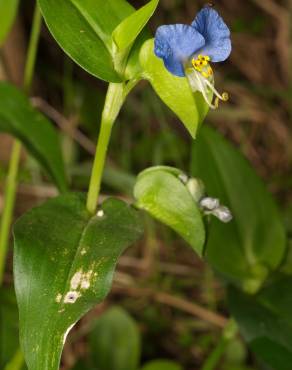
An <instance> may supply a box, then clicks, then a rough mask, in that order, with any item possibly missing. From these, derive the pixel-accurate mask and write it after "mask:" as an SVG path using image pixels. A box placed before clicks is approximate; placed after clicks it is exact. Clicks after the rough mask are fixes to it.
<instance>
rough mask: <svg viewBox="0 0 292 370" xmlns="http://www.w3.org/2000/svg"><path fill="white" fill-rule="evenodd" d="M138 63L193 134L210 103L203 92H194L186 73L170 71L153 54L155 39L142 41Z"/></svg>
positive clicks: (192, 134)
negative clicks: (177, 75)
mask: <svg viewBox="0 0 292 370" xmlns="http://www.w3.org/2000/svg"><path fill="white" fill-rule="evenodd" d="M140 63H141V66H142V68H143V70H144V72H143V77H144V78H145V79H147V80H148V81H149V82H150V83H151V85H152V87H153V88H154V90H155V91H156V93H157V95H158V96H159V97H160V98H161V100H162V101H163V102H164V103H165V104H166V105H167V106H168V107H169V108H170V109H171V110H172V111H173V112H174V113H175V114H176V115H177V116H178V117H179V118H180V120H181V121H182V123H183V124H184V126H185V127H186V129H187V130H188V131H189V133H190V134H191V136H192V137H193V138H195V137H196V134H197V130H198V128H199V126H200V124H201V123H202V121H203V120H204V118H205V116H206V114H207V112H208V110H209V107H208V105H207V104H206V103H205V101H204V99H203V97H202V94H200V93H193V92H192V91H191V88H190V86H189V83H188V81H187V79H186V78H185V77H176V76H174V75H172V74H171V73H169V72H168V71H167V69H166V68H165V66H164V64H163V61H162V60H161V59H159V58H157V57H156V55H155V54H154V40H153V39H151V40H148V41H146V42H145V43H144V45H143V47H142V49H141V53H140Z"/></svg>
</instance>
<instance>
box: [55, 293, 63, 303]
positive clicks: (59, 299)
mask: <svg viewBox="0 0 292 370" xmlns="http://www.w3.org/2000/svg"><path fill="white" fill-rule="evenodd" d="M61 299H62V294H60V293H58V294H57V296H56V302H57V303H60V302H61Z"/></svg>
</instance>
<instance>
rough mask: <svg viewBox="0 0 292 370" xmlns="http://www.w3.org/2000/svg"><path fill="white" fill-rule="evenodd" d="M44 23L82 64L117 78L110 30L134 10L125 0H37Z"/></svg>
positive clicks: (98, 74) (104, 76)
mask: <svg viewBox="0 0 292 370" xmlns="http://www.w3.org/2000/svg"><path fill="white" fill-rule="evenodd" d="M39 4H40V8H41V11H42V14H43V16H44V19H45V21H46V23H47V26H48V28H49V30H50V32H51V33H52V35H53V36H54V38H55V39H56V41H57V42H58V44H59V45H60V46H61V48H62V49H63V50H64V51H65V52H66V53H67V54H68V55H69V56H70V57H71V58H72V59H73V60H74V61H75V62H76V63H77V64H79V65H80V66H81V67H82V68H84V69H85V70H86V71H87V72H89V73H91V74H93V75H94V76H96V77H98V78H101V79H103V80H105V81H109V82H119V81H121V79H120V77H119V76H118V74H117V73H116V71H115V69H114V63H113V58H112V38H111V35H112V32H113V30H114V29H115V28H116V27H117V26H118V24H120V23H121V21H122V20H123V19H124V18H126V17H128V16H129V15H130V14H131V13H133V12H134V9H133V7H132V6H131V5H130V4H128V3H127V2H126V1H125V0H106V1H105V0H39Z"/></svg>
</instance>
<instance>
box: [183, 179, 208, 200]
mask: <svg viewBox="0 0 292 370" xmlns="http://www.w3.org/2000/svg"><path fill="white" fill-rule="evenodd" d="M186 187H187V189H188V190H189V192H190V193H191V196H192V197H193V198H194V199H195V201H196V202H198V201H199V200H200V199H201V198H202V196H203V195H204V192H205V186H204V183H203V181H202V180H200V179H196V178H191V179H189V181H188V182H187V184H186Z"/></svg>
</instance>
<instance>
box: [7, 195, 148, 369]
mask: <svg viewBox="0 0 292 370" xmlns="http://www.w3.org/2000/svg"><path fill="white" fill-rule="evenodd" d="M141 233H142V228H141V224H140V222H139V218H138V214H137V212H136V211H135V210H133V209H132V208H131V207H130V206H129V205H127V204H125V203H124V202H122V201H120V200H117V199H108V200H106V201H105V202H104V203H103V204H102V206H101V209H100V212H99V213H98V214H97V215H95V216H93V217H90V215H89V213H88V211H87V210H86V207H85V199H84V196H83V195H80V194H67V195H64V196H60V197H58V198H55V199H53V200H50V201H48V202H46V203H45V204H43V205H42V206H40V207H38V208H34V209H32V210H31V211H29V212H28V213H26V214H25V215H24V216H22V217H21V218H20V220H18V222H17V223H16V225H15V228H14V238H15V247H14V279H15V287H16V294H17V302H18V306H19V315H20V338H21V345H22V349H23V352H24V355H25V359H26V362H27V365H28V368H29V370H39V369H42V370H58V369H59V362H60V356H61V352H62V348H63V344H64V341H65V339H66V335H67V333H68V331H69V330H70V328H71V327H72V325H74V324H75V323H76V321H78V320H79V318H80V317H81V316H83V315H84V314H85V313H86V312H87V311H88V310H89V309H90V308H92V307H93V306H94V305H95V304H97V303H98V302H100V301H102V300H103V299H104V298H105V296H106V294H107V293H108V291H109V289H110V287H111V281H112V278H113V273H114V269H115V265H116V262H117V259H118V257H119V256H120V254H121V253H122V252H123V251H124V250H125V248H127V247H128V246H129V245H131V244H132V243H134V242H135V241H136V240H137V239H138V238H139V237H140V235H141Z"/></svg>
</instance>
